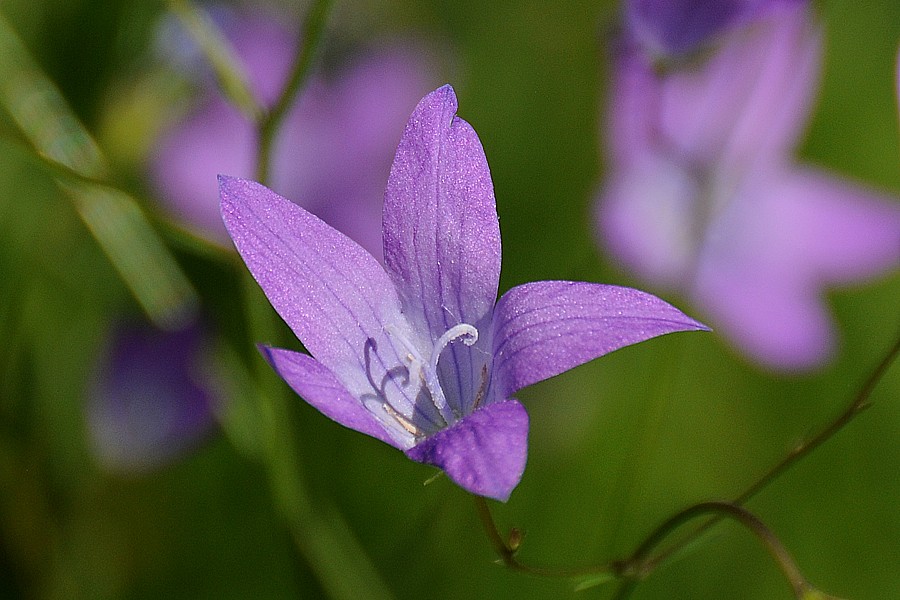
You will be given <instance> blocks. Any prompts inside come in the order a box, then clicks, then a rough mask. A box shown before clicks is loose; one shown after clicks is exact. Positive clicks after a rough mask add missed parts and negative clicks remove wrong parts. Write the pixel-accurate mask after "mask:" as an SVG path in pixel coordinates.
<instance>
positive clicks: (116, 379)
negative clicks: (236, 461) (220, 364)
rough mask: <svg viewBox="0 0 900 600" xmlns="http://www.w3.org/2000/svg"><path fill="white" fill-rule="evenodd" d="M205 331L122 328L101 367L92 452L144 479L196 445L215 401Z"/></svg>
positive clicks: (92, 413)
mask: <svg viewBox="0 0 900 600" xmlns="http://www.w3.org/2000/svg"><path fill="white" fill-rule="evenodd" d="M202 351H203V338H202V336H201V331H200V329H199V327H198V326H193V327H189V328H186V329H183V330H181V331H162V330H159V329H156V328H154V327H153V326H152V325H149V324H146V323H129V324H127V325H124V324H123V325H119V326H118V327H116V328H115V329H114V330H113V331H112V333H111V335H110V337H109V340H108V342H107V348H106V350H105V352H104V354H103V355H102V356H101V359H100V361H99V362H98V364H97V366H96V375H95V382H94V384H93V386H92V388H91V390H90V392H89V394H88V404H87V407H86V419H87V426H88V432H89V434H90V439H91V442H92V444H91V447H92V448H93V451H94V455H95V456H96V457H97V459H98V460H99V462H100V464H101V465H102V466H103V467H104V468H106V469H108V470H110V471H114V472H119V473H126V474H139V473H144V472H147V471H150V470H152V469H155V468H158V467H160V466H162V465H165V464H166V463H168V462H169V461H171V460H173V459H175V458H176V457H178V456H179V455H181V454H183V453H184V452H185V451H186V450H188V449H190V448H192V447H194V446H196V445H197V444H198V443H199V442H200V440H201V439H202V438H203V437H204V436H205V435H206V434H207V433H208V432H209V430H210V428H211V426H212V424H213V416H212V415H213V409H214V403H215V396H214V394H213V391H212V387H211V386H212V383H213V382H212V381H209V380H208V375H207V374H206V373H207V370H206V369H204V365H203V360H204V357H203V354H202Z"/></svg>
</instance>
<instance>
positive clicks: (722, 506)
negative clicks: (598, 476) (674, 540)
mask: <svg viewBox="0 0 900 600" xmlns="http://www.w3.org/2000/svg"><path fill="white" fill-rule="evenodd" d="M709 513H714V514H716V516H717V518H718V519H719V520H721V519H725V518H730V519H733V520H735V521H737V522H738V523H740V524H741V525H743V526H744V527H746V528H747V529H749V530H750V531H751V532H752V533H753V534H754V535H756V537H757V538H759V540H760V541H761V542H762V543H763V545H764V546H765V547H766V549H767V550H768V551H769V553H770V554H771V555H772V557H773V558H774V559H775V561H776V562H777V563H778V566H779V567H780V568H781V571H782V572H783V573H784V575H785V577H786V578H787V580H788V581H789V582H790V584H791V588H792V589H793V591H794V595H795V596H797V597H798V598H801V597H802V595H803V593H804V592H806V591H807V590H808V589H810V585H809V583H808V582H807V581H806V578H805V577H803V574H802V573H801V572H800V569H799V568H798V567H797V563H795V562H794V559H793V557H791V555H790V553H789V552H788V551H787V549H786V548H785V547H784V545H783V544H782V543H781V541H780V540H779V539H778V538H777V537H776V536H775V534H774V533H772V531H771V530H770V529H769V528H768V527H767V526H766V525H765V523H763V522H762V521H761V520H760V519H759V518H758V517H757V516H756V515H754V514H753V513H751V512H750V511H749V510H747V509H746V508H744V507H742V506H739V505H737V504H733V503H730V502H701V503H700V504H695V505H694V506H691V507H689V508H686V509H685V510H683V511H681V512H680V513H678V514H676V515H674V516H672V517H670V518H669V519H668V520H667V521H665V522H664V523H663V524H662V525H660V526H659V527H657V528H656V529H655V530H654V531H653V532H652V533H651V534H650V535H649V536H647V538H646V539H645V540H644V542H643V543H642V544H641V545H640V546H638V549H637V550H635V552H634V554H633V555H632V557H631V558H630V559H627V560H626V561H624V562H623V563H622V572H623V573H625V574H626V575H627V576H628V577H629V578H631V579H633V580H639V579H642V578H643V577H646V576H647V575H648V574H649V573H650V572H651V571H652V570H653V568H655V564H654V563H653V561H649V562H648V561H647V557H648V556H649V555H650V552H651V551H652V550H653V548H654V547H656V546H657V545H658V544H659V543H660V542H662V541H663V540H664V539H665V538H666V537H668V536H669V534H670V533H672V532H673V531H674V530H675V529H677V528H679V527H681V526H682V525H684V524H685V523H687V522H688V521H691V520H693V519H694V518H696V517H698V516H700V515H705V514H709ZM633 587H634V586H633V583H632V584H631V585H627V586H623V587H622V588H620V589H619V592H618V594H617V595H616V598H625V597H626V596H627V595H628V594H630V592H631V589H632V588H633Z"/></svg>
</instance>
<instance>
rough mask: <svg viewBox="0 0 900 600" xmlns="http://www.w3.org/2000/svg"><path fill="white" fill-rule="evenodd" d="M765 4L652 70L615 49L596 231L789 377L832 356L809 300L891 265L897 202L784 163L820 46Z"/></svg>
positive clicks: (897, 251)
mask: <svg viewBox="0 0 900 600" xmlns="http://www.w3.org/2000/svg"><path fill="white" fill-rule="evenodd" d="M768 4H769V6H767V7H765V8H766V10H762V9H763V7H762V6H757V7H756V10H757V11H758V12H757V13H755V14H757V15H758V16H759V18H758V19H757V20H755V21H753V22H752V25H748V26H746V27H741V28H739V29H734V30H732V31H731V32H730V33H729V34H728V35H726V36H725V37H723V38H722V39H721V40H720V44H719V45H718V46H717V47H716V50H715V52H714V53H713V54H712V55H711V56H708V57H706V59H705V60H703V61H700V62H699V63H697V62H694V63H691V64H688V65H682V66H680V67H676V68H673V69H669V70H666V71H665V72H662V73H660V72H659V71H658V70H656V69H655V68H654V67H653V66H652V64H651V61H650V60H648V52H647V51H646V49H645V48H643V47H642V46H641V45H640V44H639V43H637V42H635V39H634V37H632V39H629V40H626V42H625V43H624V44H623V49H622V52H621V54H620V55H619V56H617V57H616V60H617V64H616V69H615V79H614V82H613V93H612V101H611V105H610V110H609V121H608V122H609V128H608V144H609V157H610V169H609V176H608V179H607V181H606V183H605V186H604V189H603V190H602V192H601V197H600V199H599V203H598V219H599V223H600V229H601V237H602V239H603V242H604V244H605V245H606V246H607V248H608V249H609V250H610V252H611V253H612V254H613V256H615V257H616V258H617V259H619V260H620V261H621V262H622V263H623V264H624V265H625V266H626V267H628V268H629V269H630V270H632V271H633V272H634V273H635V274H636V275H638V276H639V277H641V278H643V279H644V280H645V281H647V282H651V283H653V284H656V285H658V286H661V287H663V288H665V289H668V290H676V291H680V292H681V293H683V294H685V295H686V296H688V297H690V298H691V299H693V301H694V302H695V303H696V305H697V306H698V307H701V308H702V309H703V310H704V311H705V312H706V314H707V315H708V317H709V319H710V321H711V322H712V323H713V325H714V326H715V327H716V329H717V330H718V331H720V332H722V333H723V334H725V335H726V336H728V337H730V338H731V340H732V341H733V343H734V344H735V345H736V346H738V347H739V348H740V349H741V350H742V351H743V352H745V353H746V354H747V355H749V356H750V357H751V358H753V359H755V360H756V361H758V362H759V363H761V364H763V365H765V366H767V367H769V368H773V369H782V370H803V369H809V368H812V367H815V366H818V365H820V364H822V363H823V362H824V361H825V360H826V359H827V358H828V357H829V354H830V353H831V349H832V346H833V337H834V335H833V332H832V324H831V321H830V319H829V315H828V312H827V309H826V307H825V305H824V302H823V299H822V292H823V289H825V288H827V287H829V286H833V285H840V284H847V283H852V282H856V281H861V280H864V279H866V278H871V277H874V276H876V275H878V274H882V273H885V272H887V271H889V270H891V269H894V268H896V267H897V266H900V205H898V203H897V201H896V199H895V198H891V197H888V196H886V195H883V194H879V193H876V192H874V191H870V190H867V189H864V188H862V187H860V186H857V185H854V184H852V183H849V182H847V181H844V180H842V179H839V178H837V177H834V176H832V175H829V174H827V173H825V172H823V171H822V170H820V169H817V168H814V167H811V166H808V165H799V164H797V163H796V162H795V160H794V159H793V158H792V156H791V153H792V150H793V147H794V146H795V145H796V143H797V139H798V137H799V135H800V133H801V130H802V127H803V124H804V122H805V121H806V118H807V116H808V113H809V111H810V103H811V100H812V96H813V93H814V90H815V88H816V80H817V74H818V71H819V60H820V55H821V40H820V37H821V36H820V32H819V29H818V28H817V27H816V26H815V24H814V23H813V22H812V20H811V17H810V13H809V7H808V6H807V5H806V3H805V2H800V3H798V2H784V1H783V2H769V3H768ZM659 16H660V18H662V17H664V16H665V14H664V13H660V15H659ZM638 40H639V38H638Z"/></svg>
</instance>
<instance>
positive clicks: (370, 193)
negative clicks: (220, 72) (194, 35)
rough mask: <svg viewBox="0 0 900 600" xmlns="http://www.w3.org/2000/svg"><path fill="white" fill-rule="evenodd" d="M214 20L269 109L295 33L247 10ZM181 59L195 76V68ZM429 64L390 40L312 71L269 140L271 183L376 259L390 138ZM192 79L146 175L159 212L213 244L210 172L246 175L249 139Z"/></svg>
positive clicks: (246, 125) (220, 236) (428, 78)
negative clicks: (181, 110)
mask: <svg viewBox="0 0 900 600" xmlns="http://www.w3.org/2000/svg"><path fill="white" fill-rule="evenodd" d="M221 15H222V16H221V17H220V18H221V19H222V20H223V30H224V32H225V34H226V35H227V37H228V39H229V41H230V42H231V43H232V45H233V47H234V49H235V52H236V54H237V56H238V57H239V58H240V59H241V60H242V62H243V64H242V66H243V71H244V72H245V73H246V74H247V75H248V77H249V80H250V85H251V88H252V89H253V90H254V92H255V93H256V94H257V95H258V96H259V97H260V99H261V100H262V102H263V104H264V105H265V106H267V107H270V106H272V104H273V103H274V102H275V100H276V98H277V94H278V93H279V91H280V89H281V86H282V84H283V83H284V80H285V78H286V77H287V75H288V70H289V68H290V66H291V61H292V60H293V57H294V54H295V48H296V44H297V39H296V35H295V33H294V32H292V31H289V30H288V29H287V28H286V27H284V26H283V25H282V24H280V23H279V22H278V21H277V20H274V19H266V18H263V17H260V16H258V15H253V14H249V13H248V14H240V13H230V12H224V13H221ZM167 39H171V36H170V38H167ZM183 52H186V53H187V56H191V54H190V52H189V51H185V50H183ZM193 52H194V53H196V50H194V51H193ZM186 62H187V63H188V64H189V65H193V66H192V67H190V69H189V72H193V73H194V74H195V75H197V74H198V71H199V69H197V67H196V65H194V62H195V61H194V60H187V61H186ZM433 63H434V61H433V60H431V59H430V58H429V56H428V53H427V51H426V50H425V49H424V48H423V47H422V46H421V45H420V44H415V43H404V42H402V41H400V40H397V41H393V42H390V43H385V44H383V45H380V46H379V45H373V46H372V47H370V48H368V49H366V50H357V51H355V52H351V53H350V55H349V56H344V57H341V60H340V64H339V65H338V66H337V67H335V68H334V69H333V70H330V71H328V72H325V73H318V74H316V75H315V76H313V77H312V78H311V80H310V81H309V83H308V85H307V87H306V89H305V90H304V91H303V93H302V94H301V95H300V96H299V98H298V100H297V102H296V104H295V106H294V107H293V108H292V109H291V110H290V112H289V114H288V117H287V119H286V122H285V125H284V127H283V129H282V132H281V134H280V136H279V137H278V140H277V143H276V145H275V150H274V153H273V154H274V156H273V164H272V188H273V189H274V190H276V191H278V192H279V193H281V194H283V195H284V196H286V197H289V198H292V199H293V200H294V201H295V202H298V203H300V204H301V205H302V206H304V207H305V208H307V209H308V210H310V211H311V212H313V213H314V214H316V215H317V216H319V217H321V218H322V219H324V220H325V221H326V222H327V223H329V224H331V225H333V226H335V227H338V228H339V229H341V231H344V232H345V233H346V234H347V235H349V236H351V237H352V238H353V239H355V240H357V241H358V242H359V243H361V244H362V245H363V246H365V247H366V248H367V249H368V250H369V251H371V252H372V253H374V254H375V255H376V256H380V253H381V250H380V247H381V232H380V231H379V229H378V226H377V224H378V219H379V218H380V214H381V196H382V193H383V191H384V182H385V177H386V173H387V171H388V168H389V167H390V161H391V157H392V156H393V152H394V149H395V148H396V146H397V141H398V139H399V137H398V133H397V132H399V131H401V130H402V127H403V123H404V122H405V119H406V116H407V115H408V114H409V111H410V110H411V109H412V107H413V106H415V103H416V101H417V100H418V98H420V97H421V95H422V93H423V92H424V91H426V90H428V89H430V88H431V87H433V85H432V78H433V74H432V72H433V68H434V67H433ZM200 83H202V84H203V85H202V87H201V89H200V91H199V95H198V98H197V103H196V106H195V107H194V108H193V109H192V110H191V111H190V112H189V113H188V114H187V115H186V116H185V118H184V119H183V120H180V121H178V122H176V123H173V124H172V126H171V128H170V129H169V130H168V132H167V133H165V134H164V135H163V136H162V137H161V139H160V140H159V143H158V147H157V149H156V151H155V153H154V157H153V159H152V165H151V174H152V179H153V183H154V186H155V187H156V189H157V191H158V194H159V196H160V197H161V198H162V199H163V200H164V202H165V203H166V205H167V206H168V207H169V209H170V210H172V211H173V212H174V213H175V214H176V215H178V216H179V217H180V218H181V219H183V220H184V221H185V222H187V223H189V224H190V225H191V226H192V227H194V228H197V229H199V231H200V232H202V233H203V234H204V235H205V236H207V237H209V238H210V239H212V240H214V241H217V242H219V243H222V244H225V243H228V237H227V234H226V233H225V229H224V227H223V226H222V222H221V218H220V216H219V208H218V193H217V188H216V176H217V175H219V174H220V173H227V174H230V175H234V176H241V177H252V176H253V174H254V172H255V157H256V149H257V148H256V136H255V133H254V128H253V125H252V124H251V123H250V122H249V121H248V120H247V119H246V117H245V116H244V115H242V114H241V113H240V112H239V111H238V109H236V108H235V107H234V106H232V105H231V104H229V102H227V101H226V100H225V99H224V98H223V97H222V96H221V95H220V93H219V91H218V89H217V88H216V85H215V82H214V81H213V79H212V77H211V76H209V75H208V74H207V75H205V76H203V77H201V78H200ZM376 114H377V115H379V118H373V115H376Z"/></svg>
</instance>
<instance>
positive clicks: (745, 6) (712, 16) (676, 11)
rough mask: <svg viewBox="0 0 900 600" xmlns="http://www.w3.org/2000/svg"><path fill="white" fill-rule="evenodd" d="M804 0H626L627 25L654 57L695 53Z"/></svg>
mask: <svg viewBox="0 0 900 600" xmlns="http://www.w3.org/2000/svg"><path fill="white" fill-rule="evenodd" d="M802 1H803V0H626V2H625V6H624V11H625V26H626V30H627V32H628V34H629V35H630V36H632V38H633V41H634V42H636V43H637V44H638V45H640V46H641V47H642V48H643V50H644V51H645V52H647V53H648V54H649V55H650V56H679V55H683V54H687V53H689V52H693V51H694V50H697V49H698V48H700V47H702V46H704V45H706V44H708V43H709V42H710V41H712V40H713V39H714V38H716V37H718V36H720V35H722V34H724V33H726V32H727V31H729V30H731V29H732V28H735V27H738V26H739V25H741V24H746V23H748V22H751V21H753V20H755V19H758V18H760V17H761V16H762V15H764V14H765V11H767V10H770V9H773V8H776V7H777V6H778V5H780V4H784V3H794V4H796V3H798V2H802Z"/></svg>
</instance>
